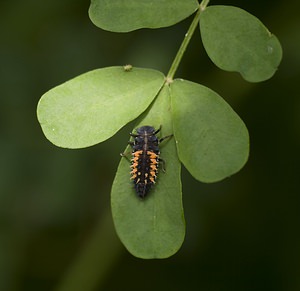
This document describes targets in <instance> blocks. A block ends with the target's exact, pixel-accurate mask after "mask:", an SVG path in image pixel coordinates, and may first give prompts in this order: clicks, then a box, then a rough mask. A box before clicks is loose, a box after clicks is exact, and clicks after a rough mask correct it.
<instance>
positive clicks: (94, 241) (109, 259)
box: [55, 210, 123, 291]
mask: <svg viewBox="0 0 300 291" xmlns="http://www.w3.org/2000/svg"><path fill="white" fill-rule="evenodd" d="M122 250H123V248H122V247H121V243H120V241H119V240H118V238H117V236H116V234H115V231H114V227H113V223H112V220H111V214H110V211H109V210H105V212H104V213H103V216H102V218H101V221H100V223H99V224H98V225H97V226H96V227H95V230H94V232H93V233H92V235H91V237H90V239H89V240H88V241H87V243H86V245H85V246H84V247H83V248H82V250H81V251H80V252H79V254H78V256H77V257H76V258H75V260H74V262H73V264H71V266H70V267H69V269H68V270H67V272H66V274H65V275H64V277H63V278H62V282H60V284H59V285H58V286H57V288H56V289H55V291H70V290H71V291H82V290H85V291H92V290H96V289H97V288H100V289H101V287H102V286H103V285H104V283H105V280H106V278H107V276H108V275H109V272H110V271H111V269H112V268H113V266H114V265H116V264H117V261H118V260H119V257H120V256H121V254H122ZM100 289H99V290H100ZM97 290H98V289H97Z"/></svg>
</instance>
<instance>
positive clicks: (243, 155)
mask: <svg viewBox="0 0 300 291" xmlns="http://www.w3.org/2000/svg"><path fill="white" fill-rule="evenodd" d="M171 100H172V111H173V125H174V135H175V138H176V143H177V149H178V155H179V159H180V160H181V162H182V163H183V164H184V165H185V167H186V168H187V169H188V171H189V172H190V173H191V174H192V175H193V176H194V177H195V178H196V179H198V180H199V181H202V182H216V181H219V180H222V179H224V178H225V177H228V176H230V175H232V174H234V173H235V172H237V171H239V170H240V169H241V168H242V167H243V165H244V164H245V163H246V161H247V158H248V152H249V137H248V131H247V128H246V126H245V125H244V123H243V121H242V120H241V119H240V118H239V116H238V115H237V114H236V113H235V112H234V111H233V110H232V108H231V107H230V106H229V105H228V104H227V103H226V102H225V101H224V99H223V98H221V97H220V96H219V95H218V94H217V93H215V92H214V91H212V90H211V89H209V88H207V87H204V86H202V85H199V84H196V83H193V82H189V81H185V80H175V81H174V82H173V83H172V84H171Z"/></svg>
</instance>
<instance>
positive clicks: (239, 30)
mask: <svg viewBox="0 0 300 291" xmlns="http://www.w3.org/2000/svg"><path fill="white" fill-rule="evenodd" d="M200 30H201V35H202V41H203V45H204V47H205V50H206V52H207V54H208V56H209V57H210V58H211V60H212V61H213V62H214V63H215V65H216V66H218V67H219V68H221V69H223V70H226V71H236V72H239V73H240V74H241V75H242V76H243V78H244V79H245V80H247V81H249V82H260V81H264V80H266V79H269V78H271V77H272V76H273V74H274V73H275V72H276V70H277V67H278V65H279V63H280V61H281V57H282V49H281V46H280V43H279V41H278V39H277V38H276V36H274V35H273V34H271V33H270V32H269V31H268V29H267V28H266V27H265V26H264V25H263V24H262V23H261V22H260V20H259V19H257V18H256V17H255V16H253V15H251V14H249V13H248V12H246V11H244V10H242V9H240V8H237V7H231V6H209V7H207V8H206V9H205V10H204V11H203V13H202V14H201V18H200Z"/></svg>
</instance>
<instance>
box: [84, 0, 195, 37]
mask: <svg viewBox="0 0 300 291" xmlns="http://www.w3.org/2000/svg"><path fill="white" fill-rule="evenodd" d="M198 6H199V4H198V2H197V1H196V0H184V1H182V0H163V1H162V0H152V1H148V0H126V1H124V0H113V1H112V0H92V1H91V5H90V8H89V16H90V18H91V20H92V22H93V23H94V24H95V25H96V26H98V27H100V28H102V29H105V30H109V31H114V32H128V31H132V30H135V29H139V28H159V27H166V26H170V25H173V24H175V23H177V22H179V21H181V20H183V19H185V18H187V17H188V16H190V15H191V14H192V13H193V12H194V11H196V10H197V8H198Z"/></svg>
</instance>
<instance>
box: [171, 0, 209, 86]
mask: <svg viewBox="0 0 300 291" xmlns="http://www.w3.org/2000/svg"><path fill="white" fill-rule="evenodd" d="M208 3H209V0H203V1H202V2H201V4H200V5H199V9H198V11H197V13H196V15H195V17H194V19H193V21H192V23H191V25H190V27H189V29H188V31H187V33H186V34H185V37H184V40H183V42H182V43H181V46H180V48H179V50H178V52H177V55H176V57H175V59H174V61H173V63H172V65H171V68H170V70H169V72H168V74H167V82H171V81H172V80H173V78H174V75H175V73H176V71H177V69H178V66H179V64H180V62H181V59H182V57H183V55H184V52H185V50H186V48H187V46H188V44H189V42H190V40H191V38H192V36H193V34H194V32H195V29H196V27H197V25H198V22H199V19H200V14H201V12H202V11H203V10H204V9H205V8H206V6H207V5H208Z"/></svg>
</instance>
